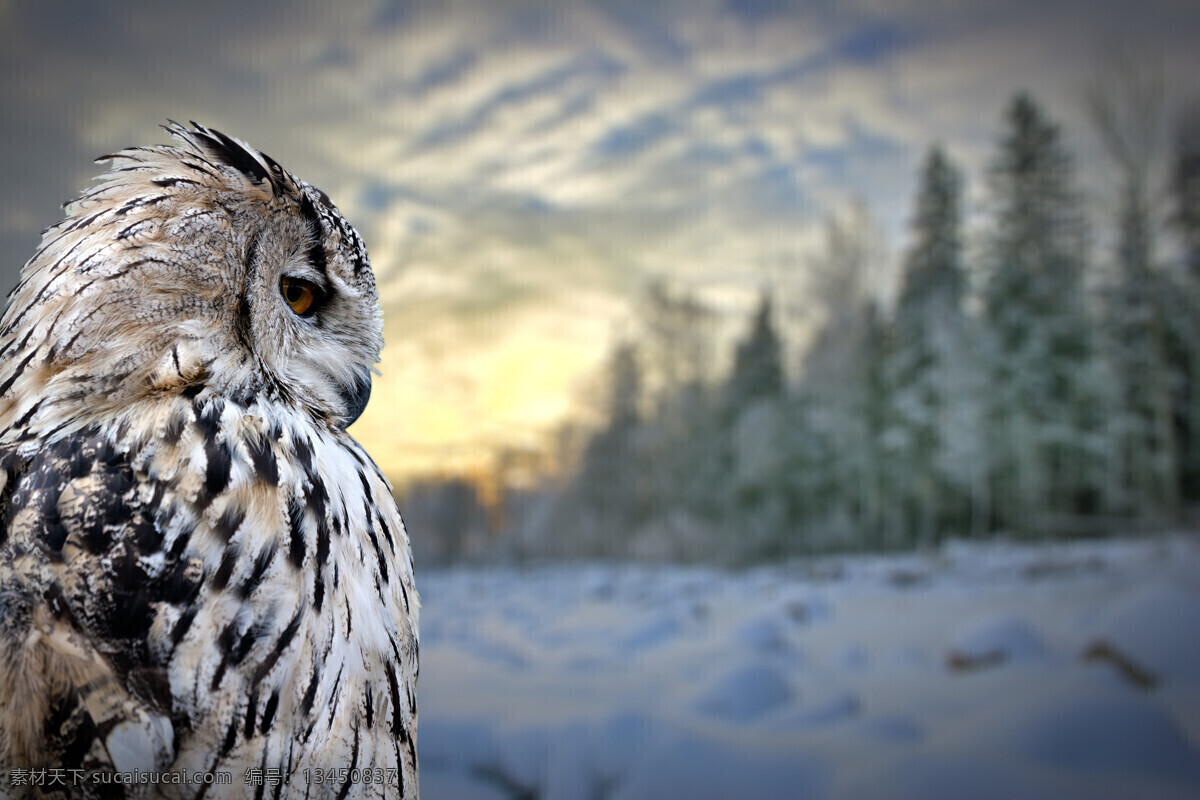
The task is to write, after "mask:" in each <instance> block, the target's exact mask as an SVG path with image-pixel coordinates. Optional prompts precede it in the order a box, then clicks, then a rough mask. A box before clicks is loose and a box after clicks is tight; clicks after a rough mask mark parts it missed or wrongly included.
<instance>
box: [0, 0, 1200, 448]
mask: <svg viewBox="0 0 1200 800" xmlns="http://www.w3.org/2000/svg"><path fill="white" fill-rule="evenodd" d="M1198 17H1200V12H1197V11H1196V10H1195V9H1191V8H1190V7H1189V6H1187V4H1181V3H1172V2H1169V0H1159V1H1158V2H1151V3H1148V4H1143V5H1140V6H1138V7H1137V9H1136V10H1134V9H1132V7H1130V6H1129V5H1128V4H1124V3H1117V2H1115V0H1114V1H1112V2H1109V1H1105V2H1099V3H1087V2H1083V0H1073V1H1072V2H1057V3H1045V2H1034V0H1018V1H1017V2H1013V3H1006V4H1002V5H997V4H979V3H969V2H948V1H947V0H905V2H903V3H899V4H897V3H885V2H881V1H880V0H858V1H857V2H832V0H830V1H829V2H816V3H813V2H788V1H787V0H693V2H683V0H672V1H671V2H665V3H656V4H646V3H641V2H636V1H635V0H607V1H601V0H593V1H590V2H588V1H581V2H568V3H562V4H546V3H542V2H534V0H521V1H519V2H505V3H488V2H483V0H477V1H476V2H449V3H429V2H392V1H391V0H358V1H357V2H343V3H339V4H336V5H332V4H326V3H321V2H317V1H316V0H311V2H301V3H289V4H277V3H249V4H248V3H245V2H237V3H235V2H232V0H217V1H216V2H212V3H208V4H203V5H192V6H179V5H167V4H161V3H154V2H149V1H148V0H139V2H134V3H130V4H125V5H122V6H121V7H120V10H116V11H114V10H112V9H110V8H109V7H107V6H103V5H97V4H85V5H83V6H79V5H77V4H65V3H55V2H46V3H40V4H12V3H4V4H0V20H2V21H3V23H4V24H3V26H0V45H2V47H0V64H2V65H3V66H4V69H5V71H4V75H5V76H6V78H5V79H4V80H2V81H0V102H3V103H4V106H5V108H6V111H7V118H6V124H5V125H4V126H0V182H2V184H0V185H4V186H5V192H4V194H3V196H0V219H3V222H2V223H0V252H3V253H5V254H6V259H5V266H4V269H5V270H7V271H6V272H5V273H4V279H5V282H6V283H8V284H9V285H11V283H12V282H13V281H14V280H15V269H16V265H18V264H20V263H21V262H22V261H23V260H24V259H25V258H26V257H28V255H29V254H30V253H31V252H32V249H33V246H34V244H35V243H36V240H37V231H38V230H39V229H40V228H42V227H45V226H46V225H48V224H50V223H52V222H54V221H55V220H56V219H57V217H58V215H59V214H60V213H61V212H60V211H59V210H58V204H59V203H61V202H62V201H63V200H65V199H67V198H68V197H70V196H71V195H72V194H74V193H75V192H76V191H77V190H78V189H79V188H81V187H82V186H83V185H84V183H85V182H86V180H87V178H88V177H89V176H91V175H93V174H95V172H96V168H95V167H94V166H93V165H92V164H91V163H90V159H91V158H92V157H94V156H95V155H98V154H100V153H103V152H108V151H111V150H112V149H114V148H118V147H121V146H125V145H128V144H138V143H148V142H153V141H163V140H165V135H164V134H161V133H160V132H156V130H155V129H154V127H153V126H154V125H155V124H157V123H159V122H161V121H163V120H164V119H165V118H166V117H175V118H179V119H184V120H186V119H191V118H195V119H198V120H200V121H202V122H205V123H206V124H211V125H214V126H216V127H219V128H222V129H224V130H226V131H227V132H229V133H231V134H234V135H237V136H239V137H240V138H243V139H245V140H247V141H249V142H251V143H253V144H255V145H256V146H260V147H262V148H263V149H264V150H266V151H267V152H270V153H271V154H272V155H273V156H274V157H275V158H277V159H278V160H279V161H280V162H281V163H283V164H284V165H285V166H287V167H288V168H289V169H292V170H293V171H295V172H296V173H297V174H299V175H301V176H302V177H304V178H305V179H306V180H309V181H311V182H312V183H314V184H316V185H318V186H321V187H322V188H323V189H325V190H326V191H327V192H328V193H329V194H330V196H331V197H333V199H334V200H335V201H336V202H337V203H338V204H339V205H340V206H341V207H342V209H343V211H344V212H345V213H346V214H347V216H348V217H349V218H350V219H351V221H352V222H354V223H355V224H356V225H357V226H358V227H359V228H360V229H361V230H362V232H363V233H364V235H365V237H366V239H367V242H368V246H369V247H370V249H371V254H372V262H373V264H374V266H375V268H376V271H377V273H378V277H379V285H380V289H381V294H382V297H383V299H384V303H385V310H386V313H387V319H388V330H387V339H388V349H387V350H386V355H385V363H384V365H383V366H384V378H383V379H381V387H380V389H379V391H377V393H376V399H375V401H374V402H373V404H372V407H371V409H369V410H368V415H367V417H365V418H364V420H363V422H361V423H360V426H366V427H370V430H371V438H372V440H373V444H372V450H375V449H376V448H379V449H380V450H381V452H385V453H390V454H391V455H388V456H387V457H386V458H385V459H384V460H387V461H388V463H389V464H400V463H402V462H403V460H404V459H403V458H402V457H401V453H403V452H405V451H413V452H415V451H420V452H425V453H428V454H430V455H429V456H428V457H427V458H424V459H411V458H410V461H409V463H415V462H416V461H420V463H422V464H423V465H428V464H429V463H433V462H435V461H436V460H437V457H438V456H437V454H438V453H439V452H442V451H439V448H440V447H443V446H444V448H450V449H451V450H453V451H454V452H455V453H458V454H460V455H456V456H455V458H459V457H460V456H461V454H462V453H464V452H467V451H468V450H470V451H471V452H475V451H477V450H479V449H480V448H482V449H484V450H486V449H487V448H489V447H493V446H496V445H497V443H500V442H502V441H503V440H504V438H505V434H504V430H506V429H508V430H511V431H525V432H526V433H519V434H516V433H514V434H512V436H514V437H516V438H520V437H527V436H528V435H531V434H528V433H527V432H528V431H532V430H535V429H538V428H539V425H538V424H537V421H538V420H541V421H543V422H544V424H545V425H549V424H550V423H551V422H553V421H554V420H553V419H552V418H553V417H555V416H556V415H557V414H558V413H559V412H560V410H562V409H564V408H566V407H567V405H568V404H569V403H570V400H571V396H570V391H569V388H568V387H569V386H571V385H572V384H573V383H575V382H577V381H578V380H579V379H580V376H581V375H582V374H583V373H584V372H585V371H586V370H588V369H590V368H592V367H594V366H595V364H596V363H598V359H599V357H600V355H601V354H602V353H603V351H604V348H605V347H606V346H607V342H608V340H609V339H610V338H611V335H612V332H613V331H614V330H618V329H619V328H620V326H621V320H622V319H624V318H625V317H626V315H627V314H628V306H629V303H630V300H631V299H632V297H633V296H634V294H635V293H636V292H637V291H638V289H639V288H640V287H641V286H642V285H644V283H645V280H646V276H647V275H649V274H659V275H667V276H671V277H673V278H674V279H675V280H677V281H680V282H683V283H685V284H686V285H688V286H689V287H691V288H693V289H695V290H697V291H700V292H702V293H704V294H705V296H707V297H709V298H712V299H713V300H714V302H720V303H722V304H724V305H725V306H728V307H729V308H730V309H731V310H735V311H737V312H738V313H740V312H741V311H743V310H744V309H742V308H741V307H740V306H739V303H741V304H745V303H749V302H752V300H753V296H754V290H756V289H757V287H758V286H759V285H760V284H763V283H766V282H779V281H780V280H781V277H780V269H781V268H780V267H779V266H778V265H781V264H792V265H794V264H797V263H803V260H804V254H805V253H806V252H809V251H810V250H811V248H813V247H814V246H816V245H815V243H816V242H819V240H820V236H819V234H818V230H819V223H820V221H821V219H822V217H823V216H824V215H825V214H827V213H828V212H829V211H830V210H831V209H833V208H837V207H840V206H843V205H845V204H846V203H847V202H849V201H851V200H852V199H854V198H862V199H864V200H865V201H866V202H867V203H868V204H869V205H870V206H871V208H872V210H873V212H874V213H875V215H876V216H877V217H878V218H879V219H880V220H881V222H882V224H883V226H884V228H885V230H886V231H887V232H888V233H889V235H890V236H891V238H892V240H893V243H894V244H895V245H897V246H899V245H901V244H902V236H903V233H904V229H905V225H906V222H907V219H908V215H909V207H910V204H911V199H912V198H911V196H912V192H913V190H914V183H915V173H916V169H917V165H918V163H919V161H920V158H921V156H922V155H923V152H924V150H925V149H926V147H927V146H928V145H929V144H931V143H932V142H933V141H935V140H939V141H941V142H943V143H944V144H945V145H946V146H947V147H948V149H949V150H950V152H951V154H952V155H953V156H954V157H955V158H957V159H958V160H959V161H960V162H961V163H963V164H964V165H965V166H966V167H967V168H968V172H969V178H970V179H971V183H970V190H971V192H972V194H971V196H972V197H973V198H976V199H977V198H978V197H979V193H980V192H981V181H980V180H979V176H980V175H981V174H982V171H983V169H984V168H985V167H986V164H987V162H988V160H989V158H990V153H991V152H992V149H993V147H994V142H995V138H996V136H997V131H998V127H999V115H1000V111H1001V109H1002V107H1003V105H1004V104H1005V103H1006V102H1007V101H1008V99H1009V97H1010V96H1011V94H1012V93H1013V92H1014V91H1016V90H1017V89H1019V88H1030V89H1032V90H1033V91H1035V92H1036V93H1038V94H1039V95H1042V96H1044V99H1045V100H1046V101H1047V104H1048V106H1049V109H1050V111H1051V113H1052V114H1053V115H1055V116H1057V117H1059V118H1061V119H1063V120H1064V125H1065V126H1067V128H1068V129H1069V131H1070V132H1071V136H1072V137H1073V138H1072V139H1071V141H1072V144H1073V146H1075V147H1077V148H1078V149H1079V150H1080V151H1081V152H1084V153H1087V152H1089V151H1088V150H1087V147H1088V145H1087V144H1086V141H1087V137H1086V129H1085V127H1084V123H1083V120H1082V118H1081V117H1082V115H1081V113H1080V107H1079V105H1078V104H1077V103H1076V98H1077V97H1078V91H1079V88H1080V87H1081V86H1082V84H1083V83H1084V82H1085V81H1086V79H1087V78H1088V77H1089V75H1090V74H1091V72H1092V70H1093V68H1094V65H1095V60H1096V59H1097V58H1098V56H1097V52H1098V51H1100V50H1101V48H1103V47H1105V46H1107V44H1108V43H1112V42H1120V43H1122V44H1123V45H1124V46H1128V47H1129V48H1131V50H1132V52H1133V53H1134V54H1135V55H1149V56H1153V57H1155V58H1159V57H1161V58H1162V60H1163V63H1164V66H1165V69H1166V70H1167V72H1168V74H1169V75H1170V76H1175V77H1176V78H1177V79H1179V78H1182V80H1183V81H1184V83H1183V85H1185V86H1188V87H1192V88H1194V75H1195V73H1196V69H1197V57H1196V56H1195V54H1194V53H1195V49H1194V44H1193V43H1194V40H1195V36H1196V33H1197V29H1198V22H1197V20H1198ZM1187 81H1192V83H1187ZM739 298H740V299H739ZM737 322H738V318H733V319H732V322H731V326H732V327H735V328H736V327H737V324H736V323H737ZM542 339H545V340H547V341H546V343H541V340H542ZM518 386H529V387H531V388H530V389H529V391H528V392H526V393H525V394H524V395H522V393H521V392H520V391H517V389H516V387H518ZM538 387H540V388H538ZM539 392H542V394H539ZM521 397H524V399H519V398H521ZM505 398H507V399H505ZM373 415H374V416H373ZM393 418H395V419H393ZM523 441H524V440H523ZM471 442H475V444H470V443H471ZM439 443H440V444H439ZM481 443H484V444H481ZM444 448H443V449H444ZM472 448H474V449H472ZM445 452H449V450H445ZM473 457H474V456H473ZM396 469H397V470H399V469H400V467H396Z"/></svg>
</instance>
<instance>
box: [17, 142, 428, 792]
mask: <svg viewBox="0 0 1200 800" xmlns="http://www.w3.org/2000/svg"><path fill="white" fill-rule="evenodd" d="M167 130H168V131H169V132H170V133H171V134H172V135H173V136H174V137H175V138H176V139H177V140H178V141H179V146H175V147H146V148H132V149H128V150H124V151H121V152H119V153H117V154H115V155H112V156H107V157H105V158H104V159H100V160H101V161H103V160H111V161H112V165H111V168H110V169H109V171H108V172H107V173H105V174H104V175H103V176H101V178H100V179H99V183H98V184H97V185H95V186H94V187H93V188H91V189H90V190H88V191H87V192H85V193H84V194H83V195H82V196H81V197H80V198H79V199H78V200H76V201H74V202H72V203H70V204H69V205H68V206H67V218H66V219H65V220H63V221H62V222H60V223H58V224H57V225H55V226H53V227H51V228H50V229H48V230H47V231H46V233H45V236H44V239H43V242H42V245H41V248H40V249H39V250H38V251H37V253H36V254H35V255H34V256H33V258H32V259H30V261H29V262H28V263H27V264H26V265H25V268H24V270H23V272H22V276H21V281H20V283H19V284H18V286H17V287H16V289H14V290H13V292H12V294H11V295H10V302H9V306H8V308H7V310H6V311H5V313H4V316H3V318H2V319H0V796H2V795H5V794H6V793H7V794H8V795H10V796H14V797H19V796H22V795H27V796H31V797H41V796H67V797H172V798H184V797H200V796H203V797H208V798H218V797H219V798H225V797H231V798H232V797H247V798H249V797H256V796H257V797H264V796H265V797H293V798H295V797H310V798H319V797H362V798H366V797H406V798H410V797H416V796H417V764H416V740H415V736H416V720H417V712H416V700H415V690H416V678H417V655H418V647H417V616H418V613H417V612H418V599H417V595H416V592H415V590H414V587H413V574H412V561H411V555H410V550H409V542H408V536H407V533H406V532H405V529H404V525H403V522H402V521H401V519H400V515H399V512H398V510H397V508H396V504H395V501H394V499H393V497H392V494H391V491H390V487H389V486H388V483H387V481H386V480H385V479H384V477H383V475H382V474H381V473H380V471H379V469H378V468H377V467H376V466H375V464H374V463H373V462H372V461H371V459H370V457H369V456H368V455H367V454H366V452H365V451H364V450H363V449H362V448H361V447H360V446H359V445H358V443H357V442H355V441H354V440H353V439H352V438H351V437H350V436H349V435H348V434H347V433H346V432H345V428H346V426H347V425H349V424H350V423H351V422H353V421H354V419H355V418H356V417H357V416H358V415H359V413H360V412H361V411H362V409H363V407H364V406H365V405H366V399H367V396H368V395H369V390H370V370H371V368H372V365H373V364H374V363H375V362H376V361H377V360H378V354H379V350H380V348H381V347H382V319H381V314H380V311H379V301H378V295H377V292H376V288H375V281H374V277H373V275H372V272H371V268H370V265H369V263H368V260H367V254H366V251H365V249H364V247H363V243H362V241H361V239H360V238H359V236H358V234H357V233H356V232H355V231H354V229H353V228H351V227H350V225H349V224H347V223H346V221H345V220H344V219H343V218H342V216H341V214H340V213H339V212H338V211H337V209H336V208H334V206H333V205H332V203H331V202H330V201H329V199H328V197H326V196H325V195H324V193H322V192H320V191H319V190H317V189H315V188H313V187H311V186H309V185H308V184H306V183H304V182H303V181H301V180H299V179H297V178H295V177H294V176H292V175H291V174H290V173H288V172H287V171H285V170H283V169H282V168H281V167H280V166H279V165H278V164H277V163H276V162H275V161H274V160H273V159H271V158H270V157H268V156H266V155H265V154H263V153H260V152H258V151H257V150H254V149H253V148H251V147H249V146H247V145H245V144H243V143H242V142H239V141H237V140H235V139H232V138H230V137H228V136H225V135H224V134H222V133H219V132H217V131H214V130H211V129H209V128H205V127H203V126H200V125H196V124H195V123H193V125H192V128H190V129H189V128H185V127H183V126H181V125H178V124H174V123H173V124H172V125H171V126H170V127H168V128H167ZM31 768H32V769H46V768H48V769H52V770H53V769H57V770H64V769H65V770H69V771H68V772H66V773H65V774H66V776H67V783H68V784H70V785H68V786H65V787H64V786H62V785H44V786H42V787H40V788H33V787H25V786H22V785H5V784H6V780H7V779H11V777H12V776H13V775H14V774H23V773H21V772H20V771H22V770H26V769H31ZM331 768H333V770H332V771H331ZM342 768H344V771H343V772H338V771H337V770H338V769H342ZM139 770H140V771H141V772H142V775H141V777H142V778H143V779H145V778H147V777H148V775H149V774H150V773H159V774H162V773H167V774H168V775H169V779H170V780H177V779H178V776H180V775H194V774H195V773H200V774H201V776H203V775H205V774H207V775H219V774H220V773H225V774H226V775H228V776H230V777H231V779H232V780H231V781H230V782H229V783H225V784H220V783H213V784H212V785H208V786H205V785H204V784H203V783H190V784H176V783H156V784H149V783H140V784H137V785H135V786H122V785H117V784H114V783H112V782H110V780H111V775H113V774H115V773H125V774H130V773H133V774H135V775H137V774H139V773H138V772H137V771H139ZM14 771H16V772H14ZM5 773H7V774H5ZM51 774H59V775H61V774H63V773H61V772H59V773H51ZM260 776H265V777H266V778H267V779H268V780H266V782H265V784H264V781H263V780H262V779H260ZM276 776H279V777H281V780H279V781H278V782H275V781H273V780H270V779H271V778H274V777H276ZM214 780H217V781H219V780H220V779H219V778H217V779H214Z"/></svg>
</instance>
